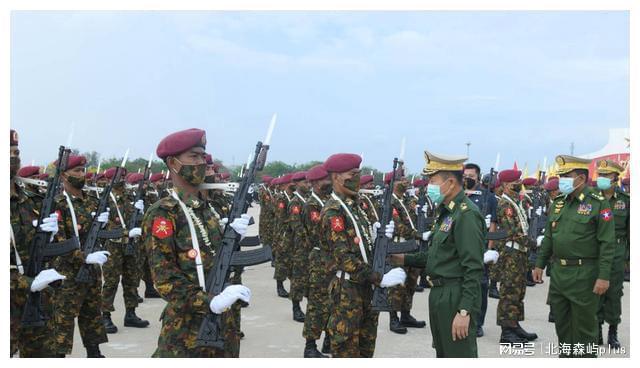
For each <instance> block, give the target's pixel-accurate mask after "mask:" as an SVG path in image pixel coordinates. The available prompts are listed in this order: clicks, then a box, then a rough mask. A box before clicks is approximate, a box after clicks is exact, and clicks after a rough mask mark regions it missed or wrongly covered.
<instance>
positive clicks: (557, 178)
mask: <svg viewBox="0 0 640 368" xmlns="http://www.w3.org/2000/svg"><path fill="white" fill-rule="evenodd" d="M554 179H555V180H559V177H557V176H550V177H548V178H547V181H549V180H554Z"/></svg>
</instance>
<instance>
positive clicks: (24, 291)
mask: <svg viewBox="0 0 640 368" xmlns="http://www.w3.org/2000/svg"><path fill="white" fill-rule="evenodd" d="M11 185H13V183H12V184H11ZM41 201H42V198H41V197H40V196H39V195H36V194H34V193H31V192H27V191H24V190H22V189H21V188H20V187H19V186H17V185H16V195H15V196H14V195H11V198H10V208H11V212H10V216H11V217H10V221H11V230H12V231H13V235H14V240H15V246H16V248H15V249H16V250H17V252H18V255H19V257H20V261H21V262H20V263H21V265H22V267H23V268H24V269H26V267H27V265H28V264H29V248H30V245H31V241H32V240H33V237H34V235H35V233H36V228H35V227H33V226H32V222H33V221H34V220H38V217H39V214H40V213H39V209H40V207H41V205H42V202H41ZM11 248H12V249H11V252H10V257H9V258H10V260H11V270H10V287H11V293H10V332H11V335H10V342H11V346H10V349H11V350H10V354H11V355H12V356H13V354H15V353H16V352H17V351H20V357H21V358H35V357H53V356H55V354H56V349H55V339H54V323H53V319H51V318H50V319H48V320H47V321H46V322H45V325H44V326H43V327H24V326H21V320H22V314H23V311H24V305H25V303H26V302H27V297H28V295H29V292H30V288H31V283H32V282H33V279H32V278H30V277H28V276H25V275H23V274H20V272H19V270H18V267H17V266H18V265H17V263H16V257H15V251H14V249H13V246H12V247H11ZM52 292H53V289H51V288H46V289H44V290H43V291H42V292H41V294H40V295H41V296H40V298H41V307H42V309H43V312H45V314H46V315H47V316H49V317H52V316H53V314H54V309H53V305H52V304H51V302H50V298H51V294H52Z"/></svg>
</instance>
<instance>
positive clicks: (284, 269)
mask: <svg viewBox="0 0 640 368" xmlns="http://www.w3.org/2000/svg"><path fill="white" fill-rule="evenodd" d="M274 202H275V216H274V227H273V229H274V237H273V251H274V253H275V256H276V259H275V266H276V267H275V271H274V273H273V278H274V279H276V280H277V281H284V280H285V279H287V278H288V277H290V275H291V269H290V267H291V264H290V262H291V261H290V255H291V246H290V245H291V244H290V243H291V237H290V234H289V231H288V229H287V226H286V218H287V206H288V203H289V200H288V198H287V197H286V196H285V194H284V193H283V194H278V195H276V196H275V197H274Z"/></svg>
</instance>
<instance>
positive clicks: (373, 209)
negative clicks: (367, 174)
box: [362, 194, 380, 221]
mask: <svg viewBox="0 0 640 368" xmlns="http://www.w3.org/2000/svg"><path fill="white" fill-rule="evenodd" d="M362 196H363V197H365V198H366V199H367V202H369V206H370V207H371V211H373V214H374V216H376V221H380V217H378V211H376V206H374V205H373V202H372V201H371V198H369V196H368V195H366V194H363V195H362Z"/></svg>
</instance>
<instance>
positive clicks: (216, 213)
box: [207, 202, 222, 221]
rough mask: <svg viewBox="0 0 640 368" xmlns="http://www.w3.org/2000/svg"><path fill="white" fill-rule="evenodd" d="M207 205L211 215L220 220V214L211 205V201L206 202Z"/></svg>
mask: <svg viewBox="0 0 640 368" xmlns="http://www.w3.org/2000/svg"><path fill="white" fill-rule="evenodd" d="M207 206H209V209H210V210H211V212H212V213H213V215H214V216H215V217H216V218H217V219H218V221H220V220H221V219H222V218H221V217H220V214H219V213H218V212H217V211H216V209H215V208H214V207H213V206H212V205H211V203H209V202H207Z"/></svg>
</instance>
